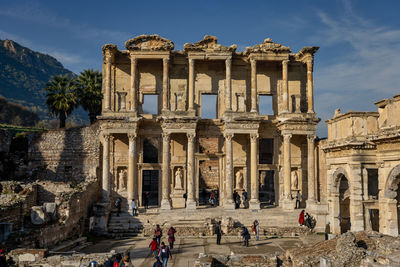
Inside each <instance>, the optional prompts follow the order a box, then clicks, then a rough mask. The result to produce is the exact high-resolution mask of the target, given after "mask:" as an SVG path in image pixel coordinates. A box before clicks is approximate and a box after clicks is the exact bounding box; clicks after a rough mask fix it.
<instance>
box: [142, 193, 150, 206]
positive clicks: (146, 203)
mask: <svg viewBox="0 0 400 267" xmlns="http://www.w3.org/2000/svg"><path fill="white" fill-rule="evenodd" d="M149 195H150V193H149V192H144V197H143V204H144V208H145V209H148V208H149Z"/></svg>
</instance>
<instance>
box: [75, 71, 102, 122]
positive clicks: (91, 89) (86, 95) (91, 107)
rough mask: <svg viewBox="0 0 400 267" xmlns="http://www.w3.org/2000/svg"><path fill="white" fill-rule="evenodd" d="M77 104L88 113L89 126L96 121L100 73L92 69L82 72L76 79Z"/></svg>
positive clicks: (98, 110)
mask: <svg viewBox="0 0 400 267" xmlns="http://www.w3.org/2000/svg"><path fill="white" fill-rule="evenodd" d="M77 89H78V90H77V92H78V97H79V103H80V104H81V106H82V107H83V109H84V110H86V111H89V119H90V124H92V123H94V122H95V121H96V116H97V115H100V113H101V100H102V99H103V94H102V93H101V73H100V72H99V71H97V70H96V71H94V70H93V69H87V70H84V71H82V72H81V73H80V74H79V76H78V78H77Z"/></svg>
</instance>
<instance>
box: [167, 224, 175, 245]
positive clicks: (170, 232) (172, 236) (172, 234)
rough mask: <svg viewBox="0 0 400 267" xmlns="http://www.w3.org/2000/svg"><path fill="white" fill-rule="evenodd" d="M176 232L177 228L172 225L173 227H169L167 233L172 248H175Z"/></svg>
mask: <svg viewBox="0 0 400 267" xmlns="http://www.w3.org/2000/svg"><path fill="white" fill-rule="evenodd" d="M175 233H176V230H175V228H174V227H172V226H171V227H170V228H169V230H168V233H167V235H168V243H169V247H170V248H171V249H173V248H174V242H175Z"/></svg>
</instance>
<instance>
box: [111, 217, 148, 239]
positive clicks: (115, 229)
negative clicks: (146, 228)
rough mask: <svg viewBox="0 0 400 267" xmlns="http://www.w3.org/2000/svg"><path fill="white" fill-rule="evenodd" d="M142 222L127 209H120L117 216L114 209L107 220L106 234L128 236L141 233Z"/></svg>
mask: <svg viewBox="0 0 400 267" xmlns="http://www.w3.org/2000/svg"><path fill="white" fill-rule="evenodd" d="M142 229H143V223H142V222H141V221H140V220H139V219H138V217H137V216H132V214H130V213H128V212H127V211H121V213H120V214H119V216H117V212H116V211H112V212H111V214H110V217H109V221H108V235H109V237H112V238H128V237H134V236H138V235H140V234H141V233H142Z"/></svg>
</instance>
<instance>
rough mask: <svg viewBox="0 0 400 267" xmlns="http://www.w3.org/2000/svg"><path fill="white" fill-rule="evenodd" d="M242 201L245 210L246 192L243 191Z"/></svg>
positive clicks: (246, 206)
mask: <svg viewBox="0 0 400 267" xmlns="http://www.w3.org/2000/svg"><path fill="white" fill-rule="evenodd" d="M242 199H243V206H244V208H245V209H247V208H248V205H247V203H248V202H247V192H246V190H244V191H243V194H242Z"/></svg>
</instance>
